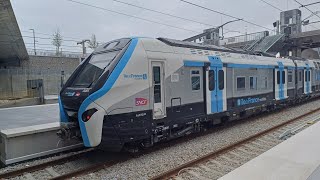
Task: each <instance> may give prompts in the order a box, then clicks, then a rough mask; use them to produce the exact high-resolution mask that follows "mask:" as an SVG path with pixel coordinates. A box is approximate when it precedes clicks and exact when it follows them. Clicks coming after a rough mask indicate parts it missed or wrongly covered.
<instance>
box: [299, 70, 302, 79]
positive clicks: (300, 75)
mask: <svg viewBox="0 0 320 180" xmlns="http://www.w3.org/2000/svg"><path fill="white" fill-rule="evenodd" d="M299 81H302V71H299Z"/></svg>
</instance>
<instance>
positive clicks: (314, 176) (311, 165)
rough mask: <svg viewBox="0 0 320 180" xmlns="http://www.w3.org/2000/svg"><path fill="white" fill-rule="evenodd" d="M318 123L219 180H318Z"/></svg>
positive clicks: (319, 164)
mask: <svg viewBox="0 0 320 180" xmlns="http://www.w3.org/2000/svg"><path fill="white" fill-rule="evenodd" d="M319 137H320V123H319V122H318V123H316V124H314V125H312V126H310V127H308V128H307V129H305V130H303V131H301V132H300V133H298V134H296V135H294V136H293V137H291V138H289V139H288V140H286V141H284V142H282V143H280V144H278V145H277V146H275V147H273V148H272V149H270V150H269V151H267V152H265V153H263V154H261V155H259V156H258V157H256V158H255V159H252V160H251V161H249V162H247V163H246V164H244V165H242V166H240V167H239V168H237V169H235V170H234V171H231V172H230V173H228V174H226V175H225V176H223V177H221V178H219V180H234V179H237V180H257V179H259V180H275V179H279V180H280V179H281V180H318V179H320V154H319V152H320V143H319Z"/></svg>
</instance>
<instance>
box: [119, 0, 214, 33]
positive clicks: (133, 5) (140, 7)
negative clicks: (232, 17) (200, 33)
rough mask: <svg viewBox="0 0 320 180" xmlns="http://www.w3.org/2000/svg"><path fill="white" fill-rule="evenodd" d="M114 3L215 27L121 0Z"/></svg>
mask: <svg viewBox="0 0 320 180" xmlns="http://www.w3.org/2000/svg"><path fill="white" fill-rule="evenodd" d="M113 1H114V2H117V3H121V4H125V5H128V6H132V7H136V8H139V9H143V10H147V11H151V12H155V13H158V14H162V15H166V16H170V17H174V18H177V19H181V20H185V21H189V22H193V23H198V24H201V25H205V26H210V27H213V28H214V27H215V26H214V25H212V24H207V23H203V22H199V21H196V20H193V19H188V18H184V17H180V16H176V15H173V14H169V13H164V12H161V11H157V10H154V9H150V8H146V7H142V6H137V5H135V4H131V3H127V2H123V1H119V0H113Z"/></svg>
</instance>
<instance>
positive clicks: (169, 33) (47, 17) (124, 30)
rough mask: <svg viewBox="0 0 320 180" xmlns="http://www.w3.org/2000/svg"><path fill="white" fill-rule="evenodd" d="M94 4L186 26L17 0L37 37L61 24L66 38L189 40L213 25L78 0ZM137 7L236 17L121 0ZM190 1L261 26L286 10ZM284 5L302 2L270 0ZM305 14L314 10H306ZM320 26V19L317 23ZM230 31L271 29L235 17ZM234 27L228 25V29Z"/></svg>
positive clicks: (159, 0) (168, 1)
mask: <svg viewBox="0 0 320 180" xmlns="http://www.w3.org/2000/svg"><path fill="white" fill-rule="evenodd" d="M76 1H79V2H84V3H87V4H90V5H94V6H99V7H103V8H106V9H110V10H113V11H117V12H121V13H125V14H130V15H133V16H137V17H141V18H144V19H147V20H151V21H157V22H160V23H164V24H169V25H172V26H177V27H180V28H183V29H185V30H182V29H177V28H172V27H167V26H164V25H160V24H157V23H152V22H147V21H143V20H140V19H136V18H133V17H128V16H124V15H120V14H116V13H112V12H106V11H103V10H99V9H95V8H92V7H88V6H84V5H80V4H76V3H73V2H70V1H67V0H28V1H26V0H11V3H12V6H13V9H14V12H15V15H16V18H17V21H18V24H19V26H20V30H21V31H22V34H23V36H32V34H30V32H31V31H30V30H29V29H30V28H33V29H35V32H36V36H37V37H44V38H47V37H52V36H49V35H43V34H38V33H45V34H53V33H54V32H55V31H56V29H57V28H59V29H60V31H61V34H62V35H63V36H64V39H65V40H70V39H78V40H81V39H90V37H91V35H92V34H95V35H96V36H97V39H98V41H102V42H106V41H110V40H113V39H117V38H122V37H128V36H143V37H155V38H156V37H168V38H175V39H184V38H187V37H190V36H193V35H195V34H197V32H202V30H203V29H206V28H210V26H206V25H202V24H198V23H193V22H189V21H185V20H181V19H177V18H173V17H169V16H165V15H161V14H157V13H154V12H150V11H147V10H142V9H139V8H136V7H131V6H128V5H125V4H121V3H118V2H115V1H113V0H90V1H89V0H87V1H85V0H76ZM120 1H124V2H128V3H132V4H135V5H137V6H143V7H146V8H150V9H154V10H157V11H161V12H164V13H169V14H173V15H176V16H180V17H183V18H188V19H192V20H195V21H199V22H203V23H205V24H210V25H214V26H218V25H220V24H223V23H224V22H227V21H230V20H233V19H232V18H229V17H226V16H223V15H219V14H216V13H213V12H210V11H206V10H204V9H200V8H197V7H195V6H192V5H189V4H186V3H184V2H181V1H180V0H120ZM188 1H190V2H193V3H196V4H199V5H202V6H206V7H207V8H210V9H213V10H217V11H220V12H224V13H227V14H230V15H233V16H236V17H239V18H244V19H245V20H247V21H251V22H253V23H256V24H259V25H261V26H265V27H268V28H270V29H272V28H273V26H272V23H273V22H275V21H276V20H278V19H279V16H280V11H279V10H277V9H275V8H273V7H271V6H269V5H267V4H265V3H263V2H262V1H260V0H188ZM265 1H267V2H269V3H271V4H273V5H275V6H277V7H278V8H280V9H282V10H288V9H295V8H298V7H299V5H298V4H297V3H296V2H294V0H265ZM299 1H300V2H301V3H303V4H307V3H312V2H316V1H317V0H299ZM319 8H320V4H316V5H313V6H310V9H311V10H313V11H317V10H319ZM300 9H301V10H302V17H303V18H304V17H307V16H309V15H310V12H308V11H307V10H305V9H302V8H300ZM317 18H318V17H313V18H310V21H318V20H320V19H319V18H318V19H317ZM314 27H316V28H320V24H314ZM314 27H311V26H309V27H303V30H305V28H307V30H314V29H315V28H314ZM225 28H226V29H228V30H233V31H239V32H241V33H243V34H244V33H245V32H246V31H247V32H248V33H250V32H256V31H263V30H265V29H263V28H261V27H257V26H253V25H251V24H247V23H244V22H240V21H239V22H234V23H231V24H229V25H227V26H226V27H225ZM228 30H225V32H227V31H228ZM232 35H239V33H238V32H229V33H227V34H226V36H232ZM24 40H25V43H26V45H27V47H28V48H31V47H32V46H33V45H32V42H33V39H31V38H28V37H25V38H24ZM37 41H38V42H37V43H38V44H49V45H37V48H38V49H53V46H52V45H50V44H51V40H46V39H37ZM62 48H63V50H65V51H67V50H70V51H80V50H81V49H80V47H77V45H76V42H72V41H64V42H63V47H62Z"/></svg>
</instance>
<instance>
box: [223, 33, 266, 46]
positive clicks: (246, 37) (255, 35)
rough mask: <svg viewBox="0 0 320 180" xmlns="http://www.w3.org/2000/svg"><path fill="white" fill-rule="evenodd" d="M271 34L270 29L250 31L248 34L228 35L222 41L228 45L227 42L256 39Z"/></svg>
mask: <svg viewBox="0 0 320 180" xmlns="http://www.w3.org/2000/svg"><path fill="white" fill-rule="evenodd" d="M269 35H270V34H269V32H268V31H262V32H256V33H250V34H246V35H240V36H234V37H228V38H225V39H223V40H222V41H221V42H220V43H221V44H222V45H226V44H234V43H240V42H247V41H255V40H258V39H261V38H263V37H266V36H269Z"/></svg>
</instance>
